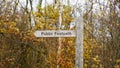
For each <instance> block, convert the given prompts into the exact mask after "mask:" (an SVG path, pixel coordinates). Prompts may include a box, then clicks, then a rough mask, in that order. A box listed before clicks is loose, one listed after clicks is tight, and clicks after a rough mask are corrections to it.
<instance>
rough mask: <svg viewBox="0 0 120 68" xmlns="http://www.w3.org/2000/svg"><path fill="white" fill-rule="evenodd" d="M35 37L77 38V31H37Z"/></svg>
mask: <svg viewBox="0 0 120 68" xmlns="http://www.w3.org/2000/svg"><path fill="white" fill-rule="evenodd" d="M34 35H35V36H36V37H75V36H76V31H75V30H43V31H41V30H37V31H35V33H34Z"/></svg>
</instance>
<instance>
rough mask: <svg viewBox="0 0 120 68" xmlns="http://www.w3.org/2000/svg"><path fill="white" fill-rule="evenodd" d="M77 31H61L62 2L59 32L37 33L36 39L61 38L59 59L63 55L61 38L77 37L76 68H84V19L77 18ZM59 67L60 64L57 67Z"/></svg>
mask: <svg viewBox="0 0 120 68" xmlns="http://www.w3.org/2000/svg"><path fill="white" fill-rule="evenodd" d="M75 22H76V30H60V28H61V23H62V5H61V0H60V11H59V30H45V31H43V30H42V31H39V30H37V31H35V33H34V35H35V36H36V37H59V47H58V57H59V56H60V53H61V37H76V58H75V66H76V67H75V68H83V52H84V51H83V17H82V16H81V17H77V18H76V21H75ZM57 68H60V67H59V64H58V65H57Z"/></svg>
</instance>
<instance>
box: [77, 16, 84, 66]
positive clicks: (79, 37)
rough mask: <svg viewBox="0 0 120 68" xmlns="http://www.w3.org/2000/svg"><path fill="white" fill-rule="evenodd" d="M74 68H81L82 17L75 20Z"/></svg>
mask: <svg viewBox="0 0 120 68" xmlns="http://www.w3.org/2000/svg"><path fill="white" fill-rule="evenodd" d="M76 32H77V33H76V68H83V59H84V58H83V53H84V51H83V17H82V16H81V17H78V18H77V19H76Z"/></svg>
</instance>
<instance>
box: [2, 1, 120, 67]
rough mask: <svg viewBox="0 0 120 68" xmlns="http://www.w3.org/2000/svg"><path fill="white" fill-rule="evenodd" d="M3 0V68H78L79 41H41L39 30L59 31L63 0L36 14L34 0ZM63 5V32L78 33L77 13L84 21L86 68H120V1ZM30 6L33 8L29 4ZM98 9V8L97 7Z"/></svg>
mask: <svg viewBox="0 0 120 68" xmlns="http://www.w3.org/2000/svg"><path fill="white" fill-rule="evenodd" d="M20 1H21V0H0V68H56V66H57V65H60V68H74V67H75V44H76V43H75V38H62V49H61V54H60V57H58V54H57V51H58V47H59V44H58V42H59V40H58V38H37V37H35V36H34V32H35V31H36V30H58V20H59V13H58V12H59V0H54V3H53V4H50V5H46V6H45V7H41V4H42V1H43V0H39V3H38V6H37V7H36V9H37V10H36V11H34V10H33V8H34V7H33V6H34V5H33V0H26V2H25V4H24V5H23V4H21V2H20ZM69 3H70V2H69V0H68V2H67V4H66V5H63V13H62V18H63V21H62V26H63V27H62V28H61V29H62V30H64V29H65V30H75V27H76V26H75V25H74V23H73V25H72V27H71V22H73V21H74V18H75V12H74V8H75V9H77V10H78V13H79V14H83V18H84V68H120V0H105V1H101V0H85V6H84V7H83V9H84V11H83V12H81V6H80V5H79V4H76V5H72V6H71V5H69ZM28 4H29V5H28ZM96 7H97V8H96Z"/></svg>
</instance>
